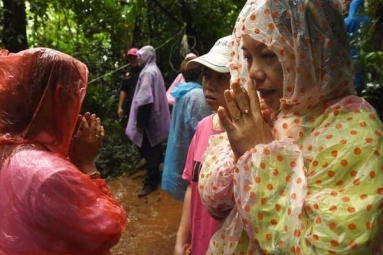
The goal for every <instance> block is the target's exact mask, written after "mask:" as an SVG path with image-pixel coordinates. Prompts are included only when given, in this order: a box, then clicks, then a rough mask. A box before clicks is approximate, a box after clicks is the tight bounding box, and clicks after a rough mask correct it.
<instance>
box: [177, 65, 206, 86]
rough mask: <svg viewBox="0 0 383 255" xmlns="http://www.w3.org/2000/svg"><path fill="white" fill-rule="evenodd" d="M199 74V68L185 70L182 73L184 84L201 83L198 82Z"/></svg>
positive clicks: (200, 72)
mask: <svg viewBox="0 0 383 255" xmlns="http://www.w3.org/2000/svg"><path fill="white" fill-rule="evenodd" d="M201 74H202V68H201V67H197V68H193V69H186V70H184V71H183V72H182V75H183V76H184V78H185V81H186V82H191V81H194V82H198V83H201V81H200V78H201Z"/></svg>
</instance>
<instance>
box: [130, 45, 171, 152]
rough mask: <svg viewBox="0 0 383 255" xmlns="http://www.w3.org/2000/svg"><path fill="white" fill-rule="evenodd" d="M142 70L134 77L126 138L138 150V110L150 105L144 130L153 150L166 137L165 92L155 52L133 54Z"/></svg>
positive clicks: (144, 50)
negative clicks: (141, 64) (140, 62)
mask: <svg viewBox="0 0 383 255" xmlns="http://www.w3.org/2000/svg"><path fill="white" fill-rule="evenodd" d="M137 55H138V57H139V58H140V59H141V60H142V62H143V64H144V68H143V69H142V71H141V73H140V76H139V77H138V81H137V86H136V90H135V92H134V96H133V101H132V106H131V110H130V116H129V121H128V125H127V126H126V130H125V133H126V135H127V136H128V137H129V138H130V139H131V140H132V141H133V143H134V144H136V145H137V146H138V147H141V144H142V140H143V134H142V133H140V132H138V131H137V129H136V126H137V114H138V108H139V107H140V106H143V105H146V104H150V103H152V104H153V107H152V112H151V114H150V119H149V123H148V127H147V128H146V129H145V132H146V135H147V136H148V139H149V142H150V145H151V146H152V147H153V146H155V145H157V144H159V143H161V142H163V141H165V140H166V138H167V137H168V134H169V126H170V111H169V105H168V102H167V99H166V90H165V84H164V79H163V77H162V73H161V71H160V69H159V68H158V66H157V64H156V52H155V50H154V48H153V47H152V46H144V47H142V48H141V49H140V50H139V51H138V52H137Z"/></svg>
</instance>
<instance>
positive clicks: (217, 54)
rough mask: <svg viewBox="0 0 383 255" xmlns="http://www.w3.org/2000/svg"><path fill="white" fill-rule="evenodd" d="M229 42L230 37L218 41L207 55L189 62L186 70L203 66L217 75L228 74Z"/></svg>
mask: <svg viewBox="0 0 383 255" xmlns="http://www.w3.org/2000/svg"><path fill="white" fill-rule="evenodd" d="M231 41H232V36H231V35H229V36H225V37H223V38H221V39H219V40H218V41H217V42H216V43H215V44H214V46H213V48H211V49H210V51H209V52H208V53H206V54H205V55H202V56H200V57H198V58H195V59H192V60H190V61H189V62H188V63H187V68H188V69H194V68H197V67H198V66H200V65H203V66H206V67H208V68H210V69H212V70H214V71H216V72H219V73H228V72H229V71H230V70H229V68H228V67H227V64H228V63H229V43H230V42H231Z"/></svg>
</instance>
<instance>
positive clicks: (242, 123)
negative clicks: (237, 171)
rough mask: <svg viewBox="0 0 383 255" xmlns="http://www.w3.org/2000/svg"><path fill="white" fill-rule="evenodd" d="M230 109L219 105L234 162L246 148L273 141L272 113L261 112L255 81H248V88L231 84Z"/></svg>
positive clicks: (228, 96)
mask: <svg viewBox="0 0 383 255" xmlns="http://www.w3.org/2000/svg"><path fill="white" fill-rule="evenodd" d="M224 95H225V100H226V104H227V108H228V111H226V110H225V108H223V107H221V106H220V107H219V108H218V111H217V113H218V116H219V118H220V121H221V123H222V125H223V126H224V127H225V130H226V132H227V136H228V138H229V142H230V145H231V149H232V150H233V153H234V161H235V162H237V160H238V158H240V157H241V156H242V155H243V154H244V153H245V152H246V151H249V150H250V149H252V148H254V147H255V146H256V145H257V144H267V143H270V142H271V141H272V140H273V136H272V133H271V129H270V126H269V124H268V122H267V121H268V120H269V116H265V115H264V114H263V113H262V112H261V108H260V103H259V98H258V94H257V90H256V89H255V86H254V84H253V83H252V82H251V81H250V82H249V83H248V88H247V91H246V90H245V89H243V88H242V87H241V85H240V84H238V83H233V84H232V85H231V90H226V91H225V94H224Z"/></svg>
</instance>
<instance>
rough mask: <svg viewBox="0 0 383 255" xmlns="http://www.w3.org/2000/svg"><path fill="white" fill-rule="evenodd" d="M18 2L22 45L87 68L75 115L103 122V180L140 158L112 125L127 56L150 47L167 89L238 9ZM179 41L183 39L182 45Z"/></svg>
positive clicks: (229, 4)
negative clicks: (188, 57)
mask: <svg viewBox="0 0 383 255" xmlns="http://www.w3.org/2000/svg"><path fill="white" fill-rule="evenodd" d="M25 2H26V7H27V20H28V27H27V36H28V43H29V46H30V47H49V48H54V49H57V50H60V51H62V52H65V53H67V54H69V55H72V56H74V57H76V58H77V59H79V60H81V61H82V62H84V63H85V64H86V65H87V66H88V69H89V87H88V91H87V95H86V97H85V100H84V104H83V108H82V112H86V111H90V112H92V113H96V114H97V115H98V116H99V117H100V118H101V119H102V121H103V125H104V127H105V130H106V138H105V141H104V143H103V147H102V148H101V150H100V155H98V159H97V164H98V166H99V168H100V170H101V172H102V174H103V175H104V176H109V177H111V176H118V175H120V174H121V173H123V172H126V171H130V170H131V169H133V168H134V166H135V164H136V163H137V162H138V161H140V159H141V158H140V157H139V155H138V152H137V149H136V147H135V146H134V145H133V144H132V143H131V142H130V141H129V139H128V138H127V137H126V135H125V132H124V129H125V122H124V123H122V122H120V121H119V120H118V118H117V102H118V90H119V86H120V82H121V78H122V76H123V75H124V72H125V66H126V58H125V52H126V49H127V48H129V47H131V46H135V47H138V48H139V47H142V46H144V45H147V44H150V45H152V46H153V47H154V48H156V52H157V64H158V66H159V68H160V69H161V71H162V73H163V76H164V79H165V84H166V86H169V85H170V84H171V82H172V81H173V79H174V78H175V76H176V75H177V70H178V65H179V63H180V62H181V61H182V59H183V58H184V56H185V53H187V52H188V51H192V52H195V53H197V54H204V53H206V52H207V51H208V50H209V49H210V48H211V46H212V45H213V43H214V42H215V41H216V40H217V39H218V38H220V37H223V36H225V35H227V34H229V33H230V32H231V30H232V26H233V24H234V22H235V19H236V17H237V15H238V13H237V12H238V8H239V7H242V5H243V4H244V1H237V2H238V3H237V2H236V1H235V0H161V1H159V0H145V1H143V0H80V1H68V0H25ZM0 3H1V1H0ZM1 21H2V16H1V15H0V22H1ZM0 31H1V28H0ZM183 38H187V39H188V40H187V43H188V44H187V45H185V44H184V43H183V42H184V41H183V40H182V39H183Z"/></svg>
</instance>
